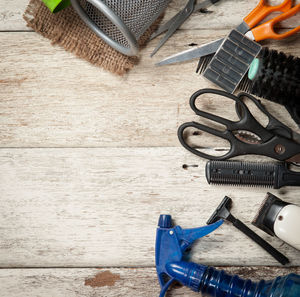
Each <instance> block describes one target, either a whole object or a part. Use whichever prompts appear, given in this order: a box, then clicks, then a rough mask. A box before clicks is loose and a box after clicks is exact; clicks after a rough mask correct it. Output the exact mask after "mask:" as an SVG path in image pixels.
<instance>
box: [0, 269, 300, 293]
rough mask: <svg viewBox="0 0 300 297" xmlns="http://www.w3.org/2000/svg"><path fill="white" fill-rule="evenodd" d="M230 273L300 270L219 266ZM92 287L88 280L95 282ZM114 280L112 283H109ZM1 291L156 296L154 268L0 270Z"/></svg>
mask: <svg viewBox="0 0 300 297" xmlns="http://www.w3.org/2000/svg"><path fill="white" fill-rule="evenodd" d="M219 268H220V269H223V268H224V270H225V271H226V272H228V273H232V274H238V275H240V276H241V277H243V278H251V279H253V280H256V281H257V280H260V279H263V278H264V279H272V278H274V277H276V276H278V275H285V274H288V273H291V272H294V273H300V268H290V269H284V268H275V267H219ZM95 279H96V281H94V285H95V286H93V287H91V286H90V285H87V283H89V282H87V280H95ZM112 279H113V280H115V283H114V284H112V283H113V282H112V281H111V280H112ZM0 288H1V294H2V295H3V296H14V297H32V296H39V297H49V296H56V297H65V296H68V297H77V296H81V297H96V296H97V297H100V296H101V297H104V296H105V297H111V296H114V297H124V296H144V297H154V296H158V295H159V291H160V289H159V285H158V281H157V278H156V271H155V269H154V268H136V269H128V268H114V269H112V268H105V269H5V270H0ZM167 296H168V297H171V296H173V297H175V296H176V297H180V296H185V297H196V296H197V297H201V295H200V294H199V293H195V292H192V291H191V290H189V289H188V288H185V287H181V286H179V285H176V286H173V287H172V289H171V290H170V291H169V292H168V294H167Z"/></svg>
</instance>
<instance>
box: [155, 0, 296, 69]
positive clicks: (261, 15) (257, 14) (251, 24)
mask: <svg viewBox="0 0 300 297" xmlns="http://www.w3.org/2000/svg"><path fill="white" fill-rule="evenodd" d="M292 5H293V1H292V0H285V1H283V2H282V3H281V4H280V5H276V6H272V5H269V4H267V1H265V0H260V2H259V3H258V5H257V6H256V7H255V8H254V9H253V10H252V11H251V12H250V13H249V14H248V15H247V16H246V17H245V18H244V20H243V22H242V23H241V24H240V25H238V26H237V27H236V28H235V29H236V30H237V31H238V32H240V33H241V34H246V35H247V36H248V37H254V40H256V41H260V40H264V39H283V38H286V37H288V36H291V35H293V34H295V33H296V32H299V30H300V26H298V27H296V28H294V29H292V30H290V31H288V32H285V33H283V34H278V33H276V32H275V31H274V29H273V26H274V25H275V24H277V23H279V22H280V21H282V20H283V19H287V18H290V17H291V16H292V15H295V14H296V13H297V12H298V11H299V10H300V5H299V4H298V5H296V6H294V7H292ZM275 11H280V12H282V14H280V15H279V16H277V17H275V18H273V19H271V20H269V21H267V22H265V23H263V24H261V25H259V26H257V27H256V25H258V24H259V23H260V22H261V21H263V20H264V19H265V18H266V17H267V16H268V15H270V14H271V13H273V12H275ZM251 29H252V30H251ZM223 41H224V39H223V38H222V39H218V40H215V41H212V42H210V43H207V44H204V45H202V46H200V47H197V48H193V49H190V50H187V51H183V52H181V53H177V54H175V55H172V56H170V57H167V58H165V59H164V60H162V61H160V62H159V63H158V64H156V65H158V66H161V65H166V64H172V63H177V62H183V61H187V60H190V59H194V58H200V57H203V56H207V55H211V54H214V53H215V52H216V51H217V50H218V48H219V47H220V46H221V44H222V43H223Z"/></svg>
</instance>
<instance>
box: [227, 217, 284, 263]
mask: <svg viewBox="0 0 300 297" xmlns="http://www.w3.org/2000/svg"><path fill="white" fill-rule="evenodd" d="M227 220H228V221H230V222H231V223H232V224H233V226H234V227H236V228H237V229H239V230H240V231H242V232H243V233H244V234H245V235H247V236H248V237H249V238H251V239H252V240H253V241H255V242H256V243H257V244H258V245H260V246H261V247H262V248H263V249H264V250H265V251H267V252H268V253H269V254H270V255H271V256H272V257H273V258H275V259H276V260H277V261H278V262H279V263H281V264H282V265H285V264H287V263H289V259H288V258H287V257H286V256H284V255H283V254H282V253H280V252H279V251H277V250H276V249H275V248H274V247H272V246H271V245H270V244H269V243H267V242H266V241H265V240H264V239H262V238H261V237H260V236H259V235H257V234H256V233H255V232H253V231H252V230H251V229H250V228H248V227H247V226H246V225H245V224H244V223H243V222H241V221H240V220H239V219H236V218H235V217H234V216H232V215H229V217H228V218H227Z"/></svg>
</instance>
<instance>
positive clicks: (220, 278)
mask: <svg viewBox="0 0 300 297" xmlns="http://www.w3.org/2000/svg"><path fill="white" fill-rule="evenodd" d="M167 271H168V274H169V276H170V277H171V278H173V279H176V280H177V281H179V282H180V283H181V284H183V285H185V286H188V287H189V288H191V289H192V290H193V291H196V292H201V293H203V294H204V295H205V294H206V295H205V296H212V297H270V296H274V297H275V296H276V297H299V296H300V275H297V274H293V273H291V274H288V275H286V276H282V277H280V276H279V277H277V278H275V279H273V280H270V281H265V280H261V281H259V282H253V281H251V280H249V279H248V280H244V279H242V278H240V277H239V276H237V275H230V274H227V273H226V272H225V271H223V270H218V269H216V268H214V267H208V266H205V265H199V264H196V263H193V262H184V261H180V262H176V263H169V264H168V267H167Z"/></svg>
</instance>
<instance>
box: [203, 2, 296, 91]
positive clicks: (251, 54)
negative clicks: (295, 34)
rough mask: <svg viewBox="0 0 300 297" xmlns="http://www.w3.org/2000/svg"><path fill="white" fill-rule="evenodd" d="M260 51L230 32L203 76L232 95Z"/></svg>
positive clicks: (252, 43) (247, 40)
mask: <svg viewBox="0 0 300 297" xmlns="http://www.w3.org/2000/svg"><path fill="white" fill-rule="evenodd" d="M299 7H300V6H299ZM261 49H262V47H261V45H259V44H258V43H257V42H255V41H252V40H250V39H249V38H247V37H246V36H245V35H244V34H241V33H240V32H238V31H237V30H232V31H231V32H230V34H229V35H228V37H227V38H225V39H224V42H223V43H222V45H221V46H220V47H219V49H218V51H217V52H216V54H215V55H214V56H213V58H212V59H211V61H210V63H209V64H208V65H207V67H206V69H205V71H204V72H203V76H204V77H205V78H207V79H208V80H210V81H211V82H213V83H215V84H216V85H218V86H219V87H221V88H222V89H224V90H226V91H227V92H229V93H233V92H234V91H235V89H236V88H237V86H238V85H239V84H240V82H241V81H242V79H243V77H244V76H245V75H246V73H247V71H248V69H249V67H250V65H251V63H252V62H253V60H254V59H255V58H256V57H257V55H258V54H259V52H260V51H261ZM198 67H199V66H198Z"/></svg>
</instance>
